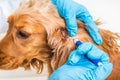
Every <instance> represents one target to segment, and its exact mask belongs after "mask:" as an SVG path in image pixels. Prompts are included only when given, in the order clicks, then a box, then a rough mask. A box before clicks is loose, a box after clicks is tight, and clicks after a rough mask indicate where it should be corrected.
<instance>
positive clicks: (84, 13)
mask: <svg viewBox="0 0 120 80" xmlns="http://www.w3.org/2000/svg"><path fill="white" fill-rule="evenodd" d="M52 3H53V4H54V5H55V6H56V8H57V10H58V13H59V15H60V16H61V17H63V18H64V19H65V21H66V29H67V30H68V34H69V35H70V36H71V37H73V36H75V35H76V33H77V29H78V27H77V23H76V18H77V19H78V20H81V21H83V22H84V23H85V24H86V26H87V30H88V32H89V34H90V36H91V37H92V39H93V40H94V41H95V42H96V43H97V44H102V38H101V36H100V34H99V32H98V28H97V26H96V24H95V23H94V21H93V19H92V16H91V15H90V14H89V12H88V10H87V9H86V8H85V7H84V6H83V5H80V4H78V3H76V2H74V1H73V0H52Z"/></svg>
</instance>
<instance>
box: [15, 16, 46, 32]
mask: <svg viewBox="0 0 120 80" xmlns="http://www.w3.org/2000/svg"><path fill="white" fill-rule="evenodd" d="M15 27H16V28H17V29H20V30H23V31H26V32H29V33H39V32H41V33H42V32H43V31H44V32H45V28H44V27H43V25H42V24H41V23H40V22H39V23H36V22H34V21H32V20H28V19H27V18H25V17H20V18H19V19H17V20H16V22H15Z"/></svg>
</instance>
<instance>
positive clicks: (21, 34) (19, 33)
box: [17, 31, 30, 39]
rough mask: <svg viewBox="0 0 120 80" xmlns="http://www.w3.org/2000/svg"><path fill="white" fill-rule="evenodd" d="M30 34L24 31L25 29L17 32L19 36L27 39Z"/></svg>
mask: <svg viewBox="0 0 120 80" xmlns="http://www.w3.org/2000/svg"><path fill="white" fill-rule="evenodd" d="M29 36H30V34H29V33H26V32H23V31H18V32H17V37H19V38H23V39H26V38H28V37H29Z"/></svg>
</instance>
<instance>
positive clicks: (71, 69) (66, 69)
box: [49, 42, 112, 80]
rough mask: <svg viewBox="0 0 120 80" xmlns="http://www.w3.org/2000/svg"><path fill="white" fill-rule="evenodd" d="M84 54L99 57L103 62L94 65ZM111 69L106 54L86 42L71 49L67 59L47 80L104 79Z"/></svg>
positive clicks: (91, 57) (93, 57) (90, 57)
mask: <svg viewBox="0 0 120 80" xmlns="http://www.w3.org/2000/svg"><path fill="white" fill-rule="evenodd" d="M85 55H87V57H88V58H89V59H100V60H101V62H102V63H103V64H102V65H101V66H96V65H95V64H93V63H92V62H90V61H89V60H88V59H87V58H86V57H85ZM71 62H72V63H71ZM111 71H112V64H111V63H109V57H108V56H107V54H105V53H104V52H103V51H102V50H100V49H98V48H97V47H96V46H95V45H93V44H92V43H89V42H87V43H83V44H82V45H80V46H78V48H77V49H76V50H74V51H72V52H71V54H70V56H69V58H68V61H67V62H66V63H65V64H64V65H62V66H61V67H60V68H58V69H57V70H55V71H54V72H53V73H52V75H51V76H50V78H49V80H105V79H106V78H107V77H108V75H109V74H110V73H111Z"/></svg>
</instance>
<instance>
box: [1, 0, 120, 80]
mask: <svg viewBox="0 0 120 80" xmlns="http://www.w3.org/2000/svg"><path fill="white" fill-rule="evenodd" d="M8 23H9V29H8V31H7V34H6V36H5V37H4V38H3V39H2V40H1V41H0V69H5V70H11V69H16V68H18V67H24V68H25V69H30V67H31V66H32V67H34V68H35V69H36V70H37V72H42V70H43V64H47V66H48V72H49V75H50V74H51V73H52V72H53V71H54V70H55V69H57V68H58V67H60V66H61V65H62V64H64V63H65V62H66V61H67V59H68V56H69V54H70V52H71V51H72V50H74V49H75V48H76V46H75V44H74V42H73V40H72V39H71V38H70V37H69V36H68V34H67V30H66V29H65V22H64V19H63V18H61V17H60V16H59V15H58V12H57V10H56V8H55V6H54V5H53V4H52V3H51V0H30V1H28V2H24V3H21V5H20V7H19V8H18V9H17V10H16V11H15V12H14V13H13V14H12V15H11V16H10V17H9V18H8ZM77 23H78V26H79V28H78V33H77V35H76V37H75V38H77V39H79V40H81V41H82V42H88V41H89V42H92V43H94V42H93V41H92V39H91V38H90V36H89V34H88V33H87V31H86V28H85V25H84V23H82V22H81V21H78V20H77ZM97 24H98V23H97ZM99 32H100V34H101V36H102V39H103V44H102V45H96V44H95V43H94V44H95V45H96V46H97V47H99V48H100V49H102V50H104V51H105V52H106V53H107V54H108V55H109V57H110V61H111V62H112V63H113V71H112V73H111V75H110V76H109V77H108V78H107V79H108V80H119V79H120V60H119V59H120V50H119V49H120V46H119V45H118V43H117V42H116V40H117V39H118V40H119V39H120V36H119V35H118V34H116V33H113V32H110V31H108V30H104V29H99Z"/></svg>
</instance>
